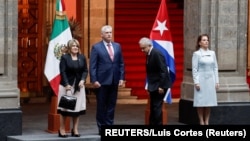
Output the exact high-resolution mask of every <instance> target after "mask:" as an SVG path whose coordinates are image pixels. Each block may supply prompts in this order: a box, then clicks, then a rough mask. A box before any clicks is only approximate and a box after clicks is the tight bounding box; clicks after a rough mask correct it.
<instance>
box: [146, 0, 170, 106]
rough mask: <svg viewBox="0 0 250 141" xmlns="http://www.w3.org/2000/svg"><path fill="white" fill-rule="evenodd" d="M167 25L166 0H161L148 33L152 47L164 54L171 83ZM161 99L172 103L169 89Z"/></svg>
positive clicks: (168, 30) (168, 25) (168, 29)
mask: <svg viewBox="0 0 250 141" xmlns="http://www.w3.org/2000/svg"><path fill="white" fill-rule="evenodd" d="M169 27H170V24H169V19H168V10H167V5H166V0H162V1H161V5H160V8H159V10H158V14H157V17H156V19H155V22H154V24H153V28H152V30H151V33H150V39H151V40H152V42H153V47H155V48H157V49H158V50H160V51H161V52H162V53H163V54H164V56H165V60H166V64H167V66H168V69H169V72H170V77H171V81H172V85H173V83H174V81H175V61H174V49H173V42H172V36H171V32H170V28H169ZM163 101H164V102H166V103H169V104H171V103H172V94H171V89H168V90H167V93H166V96H165V97H164V99H163Z"/></svg>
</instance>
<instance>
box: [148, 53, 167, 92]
mask: <svg viewBox="0 0 250 141" xmlns="http://www.w3.org/2000/svg"><path fill="white" fill-rule="evenodd" d="M146 72H147V79H148V90H149V91H150V92H152V91H156V90H158V88H159V87H160V88H163V89H165V90H166V89H168V88H170V87H171V80H170V74H169V71H168V68H167V65H166V61H165V58H164V56H163V54H162V53H161V52H160V51H158V50H157V49H156V48H152V50H151V52H150V55H149V56H148V57H147V64H146Z"/></svg>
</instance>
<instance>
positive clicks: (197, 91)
mask: <svg viewBox="0 0 250 141" xmlns="http://www.w3.org/2000/svg"><path fill="white" fill-rule="evenodd" d="M208 45H209V36H208V35H207V34H202V35H200V36H199V37H198V39H197V44H196V51H195V52H194V53H193V57H192V75H193V81H194V103H193V106H194V107H197V113H198V117H199V122H200V125H208V124H209V118H210V111H211V107H212V106H217V94H216V90H218V88H219V76H218V64H217V59H216V55H215V52H214V51H212V50H210V49H209V48H208Z"/></svg>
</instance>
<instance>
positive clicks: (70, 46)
mask: <svg viewBox="0 0 250 141" xmlns="http://www.w3.org/2000/svg"><path fill="white" fill-rule="evenodd" d="M73 44H76V46H77V47H78V49H79V52H78V53H79V54H81V49H80V43H79V41H78V40H77V39H72V40H69V41H68V44H67V47H68V53H71V48H72V46H73Z"/></svg>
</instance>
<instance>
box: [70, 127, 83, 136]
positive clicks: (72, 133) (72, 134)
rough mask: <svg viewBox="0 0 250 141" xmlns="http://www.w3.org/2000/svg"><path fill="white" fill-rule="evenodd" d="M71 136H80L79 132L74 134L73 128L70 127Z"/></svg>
mask: <svg viewBox="0 0 250 141" xmlns="http://www.w3.org/2000/svg"><path fill="white" fill-rule="evenodd" d="M71 136H72V137H80V136H81V135H80V134H75V132H74V130H73V129H71Z"/></svg>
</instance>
